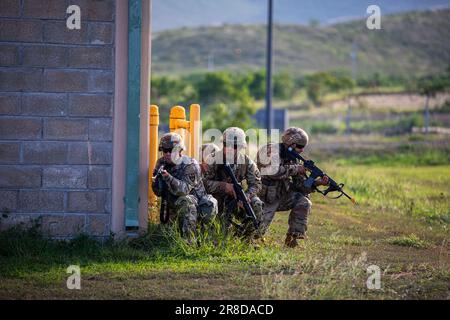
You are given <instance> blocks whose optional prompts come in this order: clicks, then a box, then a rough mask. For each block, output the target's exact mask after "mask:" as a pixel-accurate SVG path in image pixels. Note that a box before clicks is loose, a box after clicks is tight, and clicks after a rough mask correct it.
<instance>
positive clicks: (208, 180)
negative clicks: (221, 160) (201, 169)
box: [203, 164, 226, 194]
mask: <svg viewBox="0 0 450 320" xmlns="http://www.w3.org/2000/svg"><path fill="white" fill-rule="evenodd" d="M217 169H218V167H217V165H216V164H211V165H208V168H207V170H206V172H205V174H204V178H203V184H204V186H205V189H206V191H207V192H208V193H211V194H217V193H224V192H225V185H226V182H225V181H219V180H215V177H216V170H217Z"/></svg>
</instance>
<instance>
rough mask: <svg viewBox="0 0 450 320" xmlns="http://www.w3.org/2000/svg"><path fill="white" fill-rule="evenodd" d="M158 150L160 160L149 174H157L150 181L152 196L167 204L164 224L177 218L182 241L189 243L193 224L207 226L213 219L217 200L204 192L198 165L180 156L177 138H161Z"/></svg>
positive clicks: (178, 136) (168, 135)
mask: <svg viewBox="0 0 450 320" xmlns="http://www.w3.org/2000/svg"><path fill="white" fill-rule="evenodd" d="M159 150H160V151H162V153H163V156H162V157H161V158H160V159H158V161H157V162H156V166H155V170H154V172H153V176H155V175H157V173H158V171H160V175H157V177H156V179H155V180H154V181H153V184H152V189H153V192H154V193H155V194H156V195H157V196H160V197H164V198H165V199H162V200H163V201H165V202H166V203H167V213H168V221H174V220H175V218H178V219H179V221H180V226H181V232H182V235H183V237H185V238H187V239H188V240H189V241H190V239H191V236H192V235H194V234H195V230H196V226H197V221H199V222H201V223H203V224H208V223H210V222H211V221H212V219H213V218H214V216H216V215H217V200H216V199H214V197H212V196H211V195H209V194H207V193H206V191H205V187H204V186H203V182H202V177H201V169H200V165H199V163H198V162H197V161H196V160H195V159H193V158H190V157H188V156H186V155H182V151H183V150H185V146H184V144H183V141H182V139H181V136H180V135H179V134H177V133H166V134H165V135H163V136H162V137H161V140H160V143H159ZM161 166H164V167H163V168H161ZM160 169H162V170H160Z"/></svg>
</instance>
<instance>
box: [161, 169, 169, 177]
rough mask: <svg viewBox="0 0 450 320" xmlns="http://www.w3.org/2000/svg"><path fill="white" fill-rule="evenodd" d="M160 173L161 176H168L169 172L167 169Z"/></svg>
mask: <svg viewBox="0 0 450 320" xmlns="http://www.w3.org/2000/svg"><path fill="white" fill-rule="evenodd" d="M161 175H162V176H163V177H168V176H170V174H169V173H168V172H167V170H163V171H161Z"/></svg>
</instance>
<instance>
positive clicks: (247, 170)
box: [203, 150, 261, 198]
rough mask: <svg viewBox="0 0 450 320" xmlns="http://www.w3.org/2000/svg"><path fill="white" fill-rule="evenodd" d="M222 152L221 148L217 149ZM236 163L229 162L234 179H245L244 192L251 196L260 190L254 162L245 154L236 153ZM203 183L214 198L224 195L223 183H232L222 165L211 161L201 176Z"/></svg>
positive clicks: (259, 177)
mask: <svg viewBox="0 0 450 320" xmlns="http://www.w3.org/2000/svg"><path fill="white" fill-rule="evenodd" d="M218 152H220V153H221V154H222V152H223V151H222V150H220V151H218ZM236 163H237V164H230V166H231V168H232V170H233V172H234V175H235V176H236V179H237V180H238V181H239V182H240V183H242V181H244V180H245V182H246V185H247V190H246V192H245V193H246V194H247V195H248V196H249V197H250V198H253V197H254V196H256V195H257V194H258V192H259V191H260V190H261V175H260V173H259V170H258V167H257V166H256V164H255V162H254V161H253V160H252V159H250V158H249V157H248V156H247V155H245V154H242V153H238V158H237V161H236ZM203 183H204V185H205V188H206V190H207V192H208V193H211V194H213V195H214V196H215V197H216V198H217V197H223V196H224V195H225V185H226V184H227V183H232V182H231V179H230V178H229V177H228V176H227V174H226V173H225V171H224V167H223V165H222V164H219V163H212V164H209V165H208V166H207V170H206V172H205V173H204V176H203ZM243 186H244V185H243Z"/></svg>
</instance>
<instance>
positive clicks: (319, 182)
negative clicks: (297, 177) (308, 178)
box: [315, 176, 330, 186]
mask: <svg viewBox="0 0 450 320" xmlns="http://www.w3.org/2000/svg"><path fill="white" fill-rule="evenodd" d="M329 182H330V178H328V177H327V176H323V177H322V178H320V179H317V180H316V182H315V184H316V186H326V185H328V183H329Z"/></svg>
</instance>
